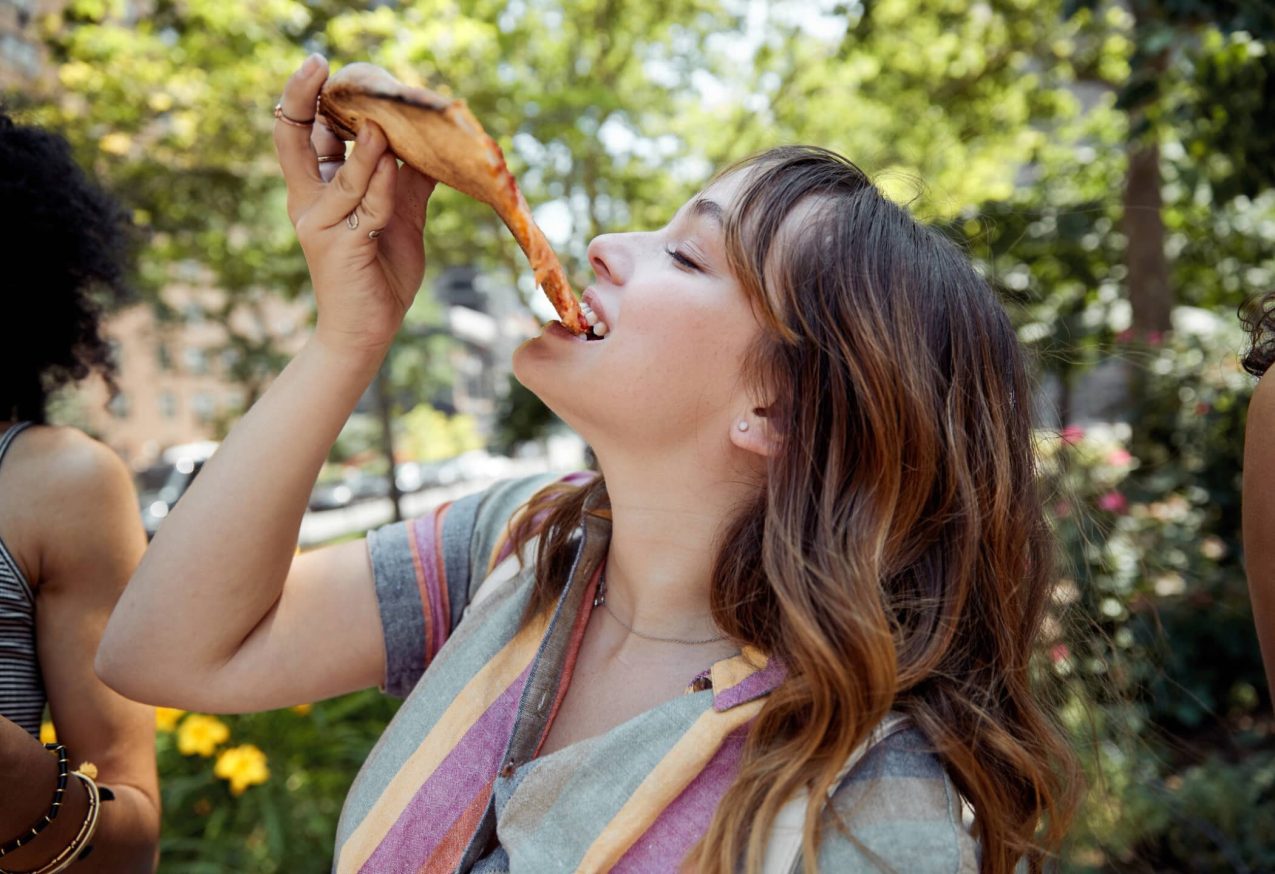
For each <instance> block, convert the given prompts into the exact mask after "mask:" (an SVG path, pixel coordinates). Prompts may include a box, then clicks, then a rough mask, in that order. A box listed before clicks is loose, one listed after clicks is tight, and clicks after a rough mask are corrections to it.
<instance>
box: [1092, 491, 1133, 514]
mask: <svg viewBox="0 0 1275 874" xmlns="http://www.w3.org/2000/svg"><path fill="white" fill-rule="evenodd" d="M1098 508H1099V509H1102V510H1106V511H1107V512H1108V513H1123V512H1124V511H1125V510H1128V509H1129V500H1128V499H1127V498H1126V497H1125V496H1124V495H1122V494H1120V492H1116V491H1111V492H1107V493H1106V494H1105V495H1103V496H1102V497H1101V498H1099V499H1098Z"/></svg>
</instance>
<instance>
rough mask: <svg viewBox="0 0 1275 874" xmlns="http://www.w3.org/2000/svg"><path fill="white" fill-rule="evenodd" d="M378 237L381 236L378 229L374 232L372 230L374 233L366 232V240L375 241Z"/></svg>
mask: <svg viewBox="0 0 1275 874" xmlns="http://www.w3.org/2000/svg"><path fill="white" fill-rule="evenodd" d="M380 235H381V229H380V228H377V229H376V230H374V231H368V232H367V238H368V239H369V240H375V239H376V238H377V237H379V236H380Z"/></svg>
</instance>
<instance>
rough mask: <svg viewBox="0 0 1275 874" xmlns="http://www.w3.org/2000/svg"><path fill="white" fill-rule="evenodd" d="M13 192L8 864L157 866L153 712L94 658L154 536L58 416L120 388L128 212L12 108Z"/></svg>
mask: <svg viewBox="0 0 1275 874" xmlns="http://www.w3.org/2000/svg"><path fill="white" fill-rule="evenodd" d="M0 203H2V204H4V208H3V209H0V259H2V261H3V264H4V271H5V283H4V288H5V301H4V306H5V316H4V318H2V319H0V462H2V463H0V798H2V799H4V801H3V803H2V804H0V871H41V872H50V874H51V872H54V871H61V870H63V869H64V868H67V867H69V866H70V865H72V864H73V863H75V867H74V869H73V870H75V871H77V872H91V871H101V872H107V871H109V872H135V871H137V872H141V871H153V870H154V868H155V864H156V858H157V854H156V846H157V843H158V838H159V819H160V817H159V781H158V776H157V774H156V769H155V712H154V710H153V709H152V708H150V707H146V706H143V705H141V704H138V703H136V702H133V701H129V700H128V699H126V698H124V697H122V696H120V695H119V694H117V693H116V692H114V691H112V690H111V689H110V688H108V687H107V686H106V685H105V684H104V683H102V682H101V680H99V679H98V677H97V675H96V674H95V673H94V670H93V659H94V656H95V654H96V652H97V648H98V643H99V641H100V639H101V636H102V629H103V628H104V627H105V625H106V620H107V618H108V616H109V615H110V612H111V610H112V608H113V607H114V605H115V603H116V600H117V599H118V597H119V594H120V592H121V591H122V590H123V588H124V584H125V583H126V582H127V581H128V578H129V575H130V574H131V573H132V571H133V569H134V568H135V567H136V566H137V563H138V561H139V560H140V558H141V554H142V551H143V550H144V549H145V547H146V536H145V534H144V532H143V530H142V524H141V517H140V515H139V514H138V512H137V499H136V495H135V493H134V491H133V484H132V479H131V477H130V475H129V471H128V468H127V467H126V466H125V465H124V463H123V461H122V460H121V459H120V458H119V456H118V455H116V454H115V453H114V452H113V451H112V450H110V449H109V448H107V447H106V446H104V445H102V444H101V443H99V442H98V441H96V440H94V439H92V438H91V437H89V436H88V435H86V434H84V433H83V432H81V431H78V430H76V429H74V428H67V427H54V426H50V425H48V424H46V418H45V407H46V404H47V401H48V399H49V396H50V394H51V393H52V392H54V391H56V390H57V389H58V388H60V387H62V386H64V385H68V384H70V383H74V382H77V381H79V380H81V379H84V378H86V377H88V376H89V375H91V374H93V373H97V374H100V375H101V376H102V377H104V378H105V379H106V380H107V383H108V385H113V382H112V379H111V377H112V374H113V365H112V363H111V355H110V348H109V346H108V344H107V341H106V339H105V338H104V337H103V335H102V330H101V322H102V314H103V303H104V302H111V301H119V300H122V299H123V298H124V296H125V294H126V290H127V286H126V281H125V275H126V263H127V258H126V253H127V250H128V246H127V244H128V231H129V220H128V217H127V214H126V213H125V212H124V211H123V210H122V209H121V207H120V206H119V205H118V204H117V203H116V201H115V200H114V199H113V198H111V197H110V196H109V195H108V194H107V193H106V192H105V191H103V190H102V189H101V188H99V187H98V186H97V185H95V184H94V183H93V182H92V181H91V180H90V179H89V178H88V177H87V176H86V175H85V173H84V172H83V171H82V170H81V169H80V168H79V167H78V166H76V164H75V161H74V160H73V159H72V157H71V149H70V146H69V145H68V144H67V142H66V140H65V139H63V138H62V137H60V136H57V135H56V134H53V133H50V132H48V131H44V130H41V129H39V128H37V127H32V126H26V125H20V124H17V123H15V122H14V121H13V120H12V119H11V118H10V117H9V116H8V115H7V114H6V113H4V112H3V111H0ZM42 253H43V254H42ZM36 256H40V257H36ZM46 703H47V704H48V706H49V708H50V710H51V713H52V719H53V723H54V725H55V727H56V734H57V743H53V744H48V745H45V744H42V743H41V741H40V737H39V736H40V727H41V718H42V715H43V712H44V707H45V704H46ZM82 763H92V765H91V766H90V765H88V764H82ZM90 849H91V850H92V855H91V856H90V855H88V850H90ZM80 859H84V860H85V861H83V862H78V861H77V860H80Z"/></svg>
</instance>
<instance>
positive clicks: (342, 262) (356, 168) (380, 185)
mask: <svg viewBox="0 0 1275 874" xmlns="http://www.w3.org/2000/svg"><path fill="white" fill-rule="evenodd" d="M327 77H328V67H327V63H326V62H325V61H324V60H323V58H322V57H320V56H318V55H312V56H311V57H310V58H309V59H307V60H306V62H305V64H303V65H302V66H301V68H300V69H299V70H297V72H295V73H294V74H293V75H292V77H291V78H290V79H289V80H288V83H287V85H286V86H285V87H284V91H283V102H282V103H281V104H280V109H278V110H276V112H275V115H276V119H277V120H276V121H275V127H274V141H275V148H276V150H277V151H278V154H279V165H280V166H281V167H282V169H283V176H284V180H285V181H286V183H287V186H288V216H289V218H290V219H291V220H292V224H293V225H294V226H295V227H296V231H297V238H298V239H299V240H300V242H301V249H302V251H303V252H304V253H305V258H306V263H307V264H308V265H309V268H310V277H311V279H312V281H313V283H314V293H315V298H316V300H317V303H318V311H319V316H318V326H317V328H316V330H315V338H316V339H317V340H319V341H320V342H322V343H324V344H326V345H329V346H331V347H333V348H336V349H340V350H342V351H359V352H373V353H376V352H383V351H384V349H385V348H386V347H388V346H389V344H390V342H391V341H392V340H393V339H394V334H395V332H396V331H397V330H398V328H399V326H400V325H401V324H402V321H403V315H404V314H405V313H406V312H407V309H408V307H410V306H411V304H412V300H413V299H414V298H415V297H416V292H417V290H418V289H419V288H420V284H421V278H422V276H423V275H424V272H425V250H424V241H423V239H422V235H423V232H424V227H425V206H426V203H427V202H428V200H429V196H430V193H431V192H432V191H433V190H434V180H433V179H430V178H429V177H427V176H425V175H423V174H421V173H419V172H417V171H416V170H414V169H412V168H411V167H408V166H406V165H404V166H403V167H399V166H398V162H397V161H396V160H395V158H394V155H393V154H392V153H391V152H389V151H388V150H387V144H386V140H385V136H384V134H383V133H382V131H381V129H380V128H378V127H377V126H376V125H375V124H371V123H369V124H366V125H364V127H363V130H362V132H361V133H360V134H359V138H358V140H356V142H355V146H354V150H353V152H352V153H351V154H350V156H349V158H348V160H344V159H343V158H342V157H341V156H343V155H344V153H345V144H344V143H343V142H342V141H341V140H340V139H339V138H337V136H336V135H335V134H333V133H332V131H331V130H329V129H328V128H327V127H326V126H325V125H324V124H323V123H322V121H320V120H318V119H317V118H316V116H315V105H316V102H317V98H318V94H319V89H320V88H321V87H322V86H323V83H324V82H325V81H326V80H327Z"/></svg>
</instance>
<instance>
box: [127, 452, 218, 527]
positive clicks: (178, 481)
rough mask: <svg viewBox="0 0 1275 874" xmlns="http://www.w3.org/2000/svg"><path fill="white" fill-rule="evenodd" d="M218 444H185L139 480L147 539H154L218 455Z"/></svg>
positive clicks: (168, 454)
mask: <svg viewBox="0 0 1275 874" xmlns="http://www.w3.org/2000/svg"><path fill="white" fill-rule="evenodd" d="M218 445H219V444H218V443H217V442H215V441H205V442H202V443H183V444H180V445H178V446H172V447H170V448H168V449H166V450H164V452H163V454H162V455H161V456H160V460H159V461H158V462H157V463H155V464H153V465H151V466H150V467H148V468H146V469H145V470H143V471H142V472H141V473H139V474H138V475H137V477H136V480H137V495H138V500H139V502H140V503H141V511H142V525H143V527H145V529H146V536H147V537H148V538H149V537H154V536H155V532H156V531H158V530H159V526H160V523H161V522H163V521H164V519H166V518H167V517H168V514H169V513H170V512H172V509H173V507H175V506H176V505H177V501H178V499H180V498H181V496H182V495H184V494H185V493H186V489H188V488H189V487H190V484H191V483H192V482H194V480H195V477H196V476H198V474H199V471H200V470H201V469H202V468H203V466H204V463H205V462H206V461H208V459H210V458H212V455H213V453H214V452H216V451H217V447H218Z"/></svg>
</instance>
